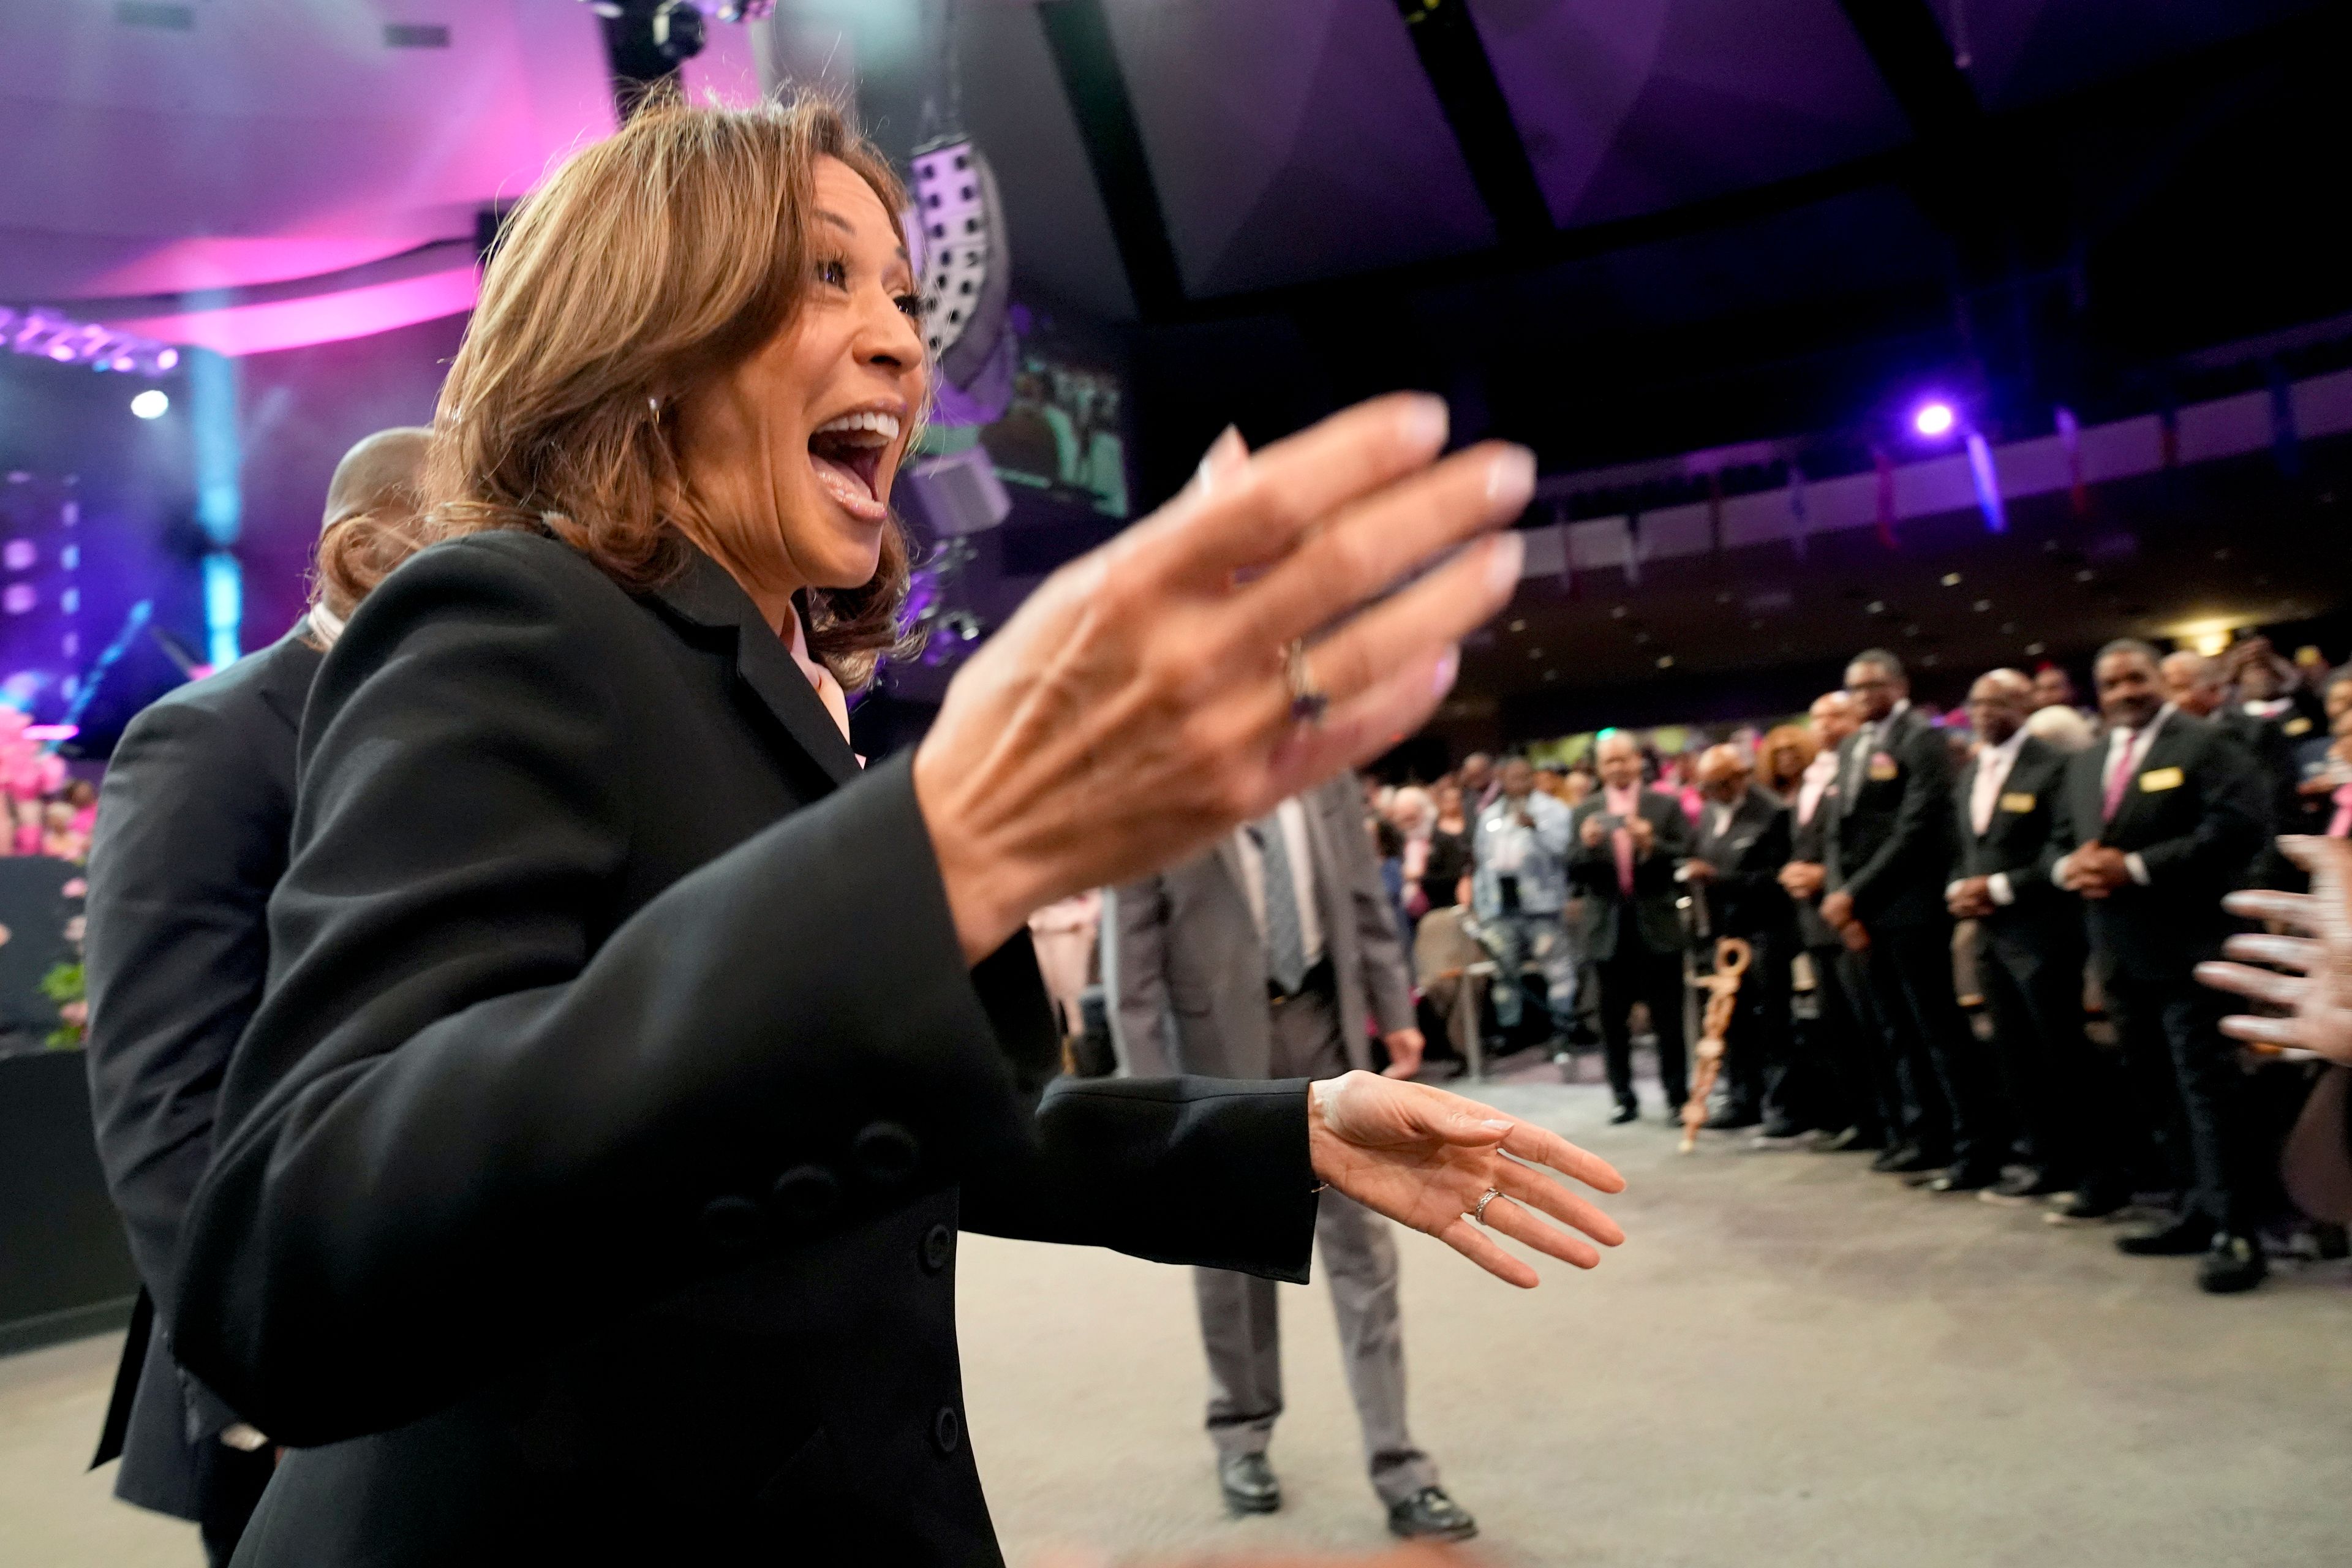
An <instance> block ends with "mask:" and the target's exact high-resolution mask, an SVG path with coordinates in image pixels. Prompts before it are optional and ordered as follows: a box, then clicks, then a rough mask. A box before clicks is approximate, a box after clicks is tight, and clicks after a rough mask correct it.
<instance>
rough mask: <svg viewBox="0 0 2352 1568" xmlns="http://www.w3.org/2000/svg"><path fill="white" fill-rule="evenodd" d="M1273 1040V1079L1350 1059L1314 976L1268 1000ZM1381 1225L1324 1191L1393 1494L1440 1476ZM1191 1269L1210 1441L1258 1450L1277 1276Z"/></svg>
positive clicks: (1275, 1400)
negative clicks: (1417, 1407) (1409, 1393)
mask: <svg viewBox="0 0 2352 1568" xmlns="http://www.w3.org/2000/svg"><path fill="white" fill-rule="evenodd" d="M1273 1047H1274V1061H1273V1071H1272V1074H1271V1076H1273V1077H1276V1078H1332V1077H1336V1076H1337V1075H1339V1073H1342V1072H1345V1071H1346V1070H1347V1069H1348V1061H1347V1055H1346V1051H1345V1048H1344V1047H1343V1046H1342V1044H1341V1042H1340V1039H1339V1023H1338V1017H1337V1015H1336V1013H1335V1012H1334V1010H1333V1008H1332V1006H1331V1003H1330V999H1329V997H1328V995H1326V994H1323V993H1322V992H1319V991H1318V990H1316V989H1314V988H1313V987H1311V986H1310V987H1309V988H1308V989H1307V990H1306V991H1304V992H1301V993H1300V994H1298V995H1297V996H1295V997H1293V998H1291V999H1290V1000H1289V1001H1287V1002H1285V1003H1284V1004H1283V1005H1280V1006H1279V1007H1276V1009H1275V1011H1274V1018H1273ZM1388 1225H1389V1222H1388V1221H1387V1220H1385V1219H1383V1218H1381V1216H1380V1215H1376V1214H1374V1213H1372V1212H1371V1211H1370V1209H1367V1208H1365V1207H1363V1206H1362V1205H1359V1204H1357V1203H1356V1202H1354V1201H1353V1200H1352V1199H1349V1198H1346V1197H1342V1196H1341V1195H1340V1194H1338V1193H1335V1192H1326V1193H1325V1194H1323V1195H1322V1198H1321V1200H1320V1207H1319V1209H1318V1213H1317V1215H1316V1219H1315V1244H1316V1247H1317V1249H1318V1251H1319V1252H1320V1253H1321V1254H1322V1267H1323V1272H1324V1274H1325V1276H1326V1278H1328V1279H1329V1281H1330V1285H1331V1306H1332V1310H1333V1312H1334V1313H1335V1314H1336V1315H1337V1317H1338V1318H1339V1349H1340V1353H1341V1354H1342V1355H1343V1356H1345V1357H1346V1358H1347V1369H1348V1389H1349V1393H1350V1394H1353V1395H1354V1397H1355V1401H1356V1418H1357V1420H1358V1422H1359V1423H1360V1424H1361V1426H1362V1427H1363V1433H1364V1455H1365V1458H1366V1460H1367V1461H1368V1462H1369V1464H1370V1469H1371V1477H1372V1489H1373V1490H1375V1491H1377V1492H1378V1493H1379V1494H1380V1496H1381V1501H1383V1502H1387V1503H1394V1502H1397V1501H1399V1500H1402V1499H1404V1498H1408V1497H1411V1496H1412V1494H1413V1493H1415V1492H1417V1491H1419V1490H1421V1489H1423V1487H1431V1486H1435V1485H1436V1484H1437V1467H1436V1466H1435V1465H1434V1464H1433V1463H1432V1462H1431V1460H1430V1458H1429V1456H1428V1455H1426V1454H1424V1453H1423V1452H1422V1451H1421V1449H1420V1448H1419V1447H1417V1446H1415V1444H1414V1443H1413V1440H1412V1434H1411V1433H1410V1432H1408V1431H1407V1430H1406V1429H1405V1418H1404V1338H1403V1331H1402V1324H1401V1322H1400V1321H1399V1318H1398V1313H1397V1253H1396V1242H1395V1239H1394V1238H1393V1237H1391V1236H1390V1235H1389V1231H1388ZM1192 1279H1193V1291H1194V1294H1195V1296H1196V1297H1197V1298H1198V1300H1199V1303H1200V1309H1201V1339H1202V1344H1203V1346H1204V1347H1205V1348H1206V1350H1207V1352H1208V1357H1209V1436H1210V1440H1211V1441H1213V1443H1215V1444H1216V1447H1217V1452H1218V1454H1219V1455H1220V1456H1231V1455H1234V1454H1256V1453H1263V1452H1265V1447H1266V1441H1267V1439H1268V1438H1269V1437H1271V1436H1273V1433H1274V1422H1275V1417H1276V1416H1278V1415H1281V1414H1282V1339H1281V1331H1280V1329H1279V1326H1278V1323H1277V1320H1276V1294H1275V1282H1274V1281H1273V1280H1271V1279H1257V1278H1255V1276H1252V1275H1247V1274H1234V1273H1229V1272H1227V1271H1226V1270H1224V1269H1222V1268H1196V1269H1194V1270H1193V1272H1192Z"/></svg>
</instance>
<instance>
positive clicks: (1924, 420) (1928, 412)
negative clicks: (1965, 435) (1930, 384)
mask: <svg viewBox="0 0 2352 1568" xmlns="http://www.w3.org/2000/svg"><path fill="white" fill-rule="evenodd" d="M1958 423H1959V416H1958V415H1957V414H1954V413H1953V412H1952V405H1950V404H1948V403H1946V402H1945V401H1944V400H1943V399H1941V398H1934V399H1931V400H1930V401H1928V402H1926V403H1923V404H1921V405H1919V406H1918V408H1917V409H1916V411H1915V412H1914V413H1913V414H1912V416H1911V428H1912V429H1914V430H1916V431H1917V432H1918V433H1919V434H1920V435H1922V436H1925V437H1927V438H1928V439H1929V440H1931V441H1933V440H1935V439H1937V437H1944V436H1948V435H1950V434H1951V433H1952V426H1955V425H1957V424H1958Z"/></svg>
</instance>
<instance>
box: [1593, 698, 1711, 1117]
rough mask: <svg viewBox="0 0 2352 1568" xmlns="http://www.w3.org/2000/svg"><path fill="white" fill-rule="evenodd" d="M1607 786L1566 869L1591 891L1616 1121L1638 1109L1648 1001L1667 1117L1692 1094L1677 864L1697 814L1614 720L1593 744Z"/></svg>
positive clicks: (1596, 965)
mask: <svg viewBox="0 0 2352 1568" xmlns="http://www.w3.org/2000/svg"><path fill="white" fill-rule="evenodd" d="M1595 760H1596V761H1597V762H1598V763H1600V767H1601V788H1600V790H1599V791H1598V792H1597V793H1596V794H1594V795H1592V796H1591V797H1590V798H1589V799H1587V800H1585V801H1584V802H1583V803H1582V804H1581V805H1579V806H1578V807H1577V808H1576V815H1575V816H1574V817H1573V818H1572V819H1571V820H1570V823H1569V833H1570V846H1569V852H1568V855H1569V858H1568V875H1569V881H1570V884H1571V885H1572V886H1573V887H1575V888H1576V889H1578V890H1579V891H1580V892H1581V894H1582V895H1583V899H1584V928H1585V939H1584V951H1585V954H1586V956H1587V957H1588V958H1590V959H1591V963H1592V968H1593V973H1594V974H1595V975H1596V976H1597V977H1598V979H1599V981H1600V990H1601V1045H1602V1047H1603V1048H1604V1049H1605V1051H1606V1053H1607V1057H1608V1064H1609V1087H1610V1089H1611V1090H1612V1092H1614V1093H1615V1095H1616V1097H1617V1113H1616V1115H1614V1116H1613V1117H1612V1118H1611V1119H1610V1120H1611V1121H1614V1122H1625V1121H1633V1118H1634V1117H1635V1116H1636V1115H1637V1114H1639V1108H1638V1106H1637V1104H1636V1102H1635V1100H1634V1097H1633V1021H1632V1020H1633V1004H1634V1003H1636V1002H1643V1003H1647V1004H1648V1005H1649V1010H1650V1025H1651V1027H1652V1028H1653V1029H1654V1030H1655V1031H1656V1033H1657V1040H1658V1087H1659V1088H1660V1089H1663V1090H1664V1092H1665V1097H1666V1121H1667V1123H1668V1124H1669V1125H1672V1124H1673V1123H1675V1122H1676V1121H1679V1120H1680V1119H1681V1117H1682V1109H1683V1101H1684V1100H1685V1099H1687V1098H1688V1097H1689V1079H1688V1078H1687V1076H1686V1074H1687V1062H1686V1059H1685V1047H1684V1044H1683V990H1684V986H1683V956H1682V955H1683V925H1682V915H1681V912H1680V911H1679V910H1677V908H1676V907H1675V906H1676V903H1677V901H1678V889H1677V887H1676V884H1675V868H1676V867H1677V866H1678V865H1679V863H1680V862H1681V860H1682V858H1683V857H1684V856H1685V855H1686V854H1688V853H1689V852H1690V821H1689V819H1688V818H1687V817H1685V816H1683V808H1682V805H1681V804H1680V803H1679V802H1677V801H1676V800H1675V798H1674V796H1672V795H1664V794H1662V793H1660V792H1659V791H1656V790H1653V789H1644V788H1643V785H1642V750H1641V748H1640V747H1639V746H1637V745H1636V744H1634V742H1633V736H1631V735H1629V734H1627V733H1625V732H1624V731H1622V730H1612V731H1608V732H1607V733H1605V734H1603V735H1602V736H1601V744H1600V745H1599V746H1598V747H1597V748H1595Z"/></svg>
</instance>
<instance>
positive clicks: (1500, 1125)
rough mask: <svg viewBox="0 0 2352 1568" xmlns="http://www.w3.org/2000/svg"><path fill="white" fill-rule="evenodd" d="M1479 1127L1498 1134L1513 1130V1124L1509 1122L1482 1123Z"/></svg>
mask: <svg viewBox="0 0 2352 1568" xmlns="http://www.w3.org/2000/svg"><path fill="white" fill-rule="evenodd" d="M1478 1125H1479V1126H1481V1127H1484V1128H1487V1129H1489V1130H1491V1131H1496V1132H1508V1131H1510V1130H1511V1124H1510V1123H1509V1122H1507V1121H1481V1122H1480V1123H1478Z"/></svg>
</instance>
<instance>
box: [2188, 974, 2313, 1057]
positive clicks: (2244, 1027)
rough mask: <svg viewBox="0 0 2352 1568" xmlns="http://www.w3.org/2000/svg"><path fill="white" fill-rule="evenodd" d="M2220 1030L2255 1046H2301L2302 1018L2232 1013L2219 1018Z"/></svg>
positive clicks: (2302, 1038)
mask: <svg viewBox="0 0 2352 1568" xmlns="http://www.w3.org/2000/svg"><path fill="white" fill-rule="evenodd" d="M2200 967H2201V965H2200ZM2221 1032H2222V1033H2223V1034H2225V1035H2227V1036H2229V1037H2231V1039H2233V1040H2244V1041H2247V1042H2248V1043H2250V1044H2252V1045H2257V1046H2301V1045H2303V1043H2304V1029H2303V1020H2302V1019H2300V1018H2257V1017H2255V1016H2252V1015H2251V1014H2246V1013H2232V1014H2231V1016H2228V1017H2226V1018H2224V1019H2222V1020H2221Z"/></svg>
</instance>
